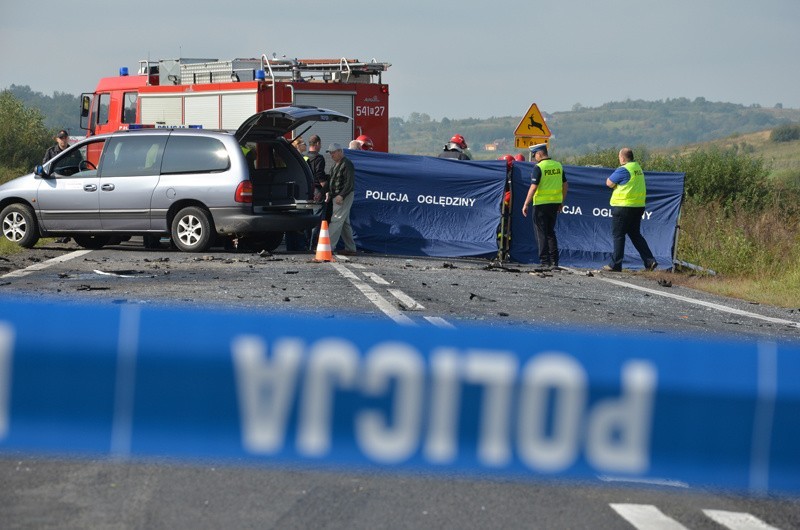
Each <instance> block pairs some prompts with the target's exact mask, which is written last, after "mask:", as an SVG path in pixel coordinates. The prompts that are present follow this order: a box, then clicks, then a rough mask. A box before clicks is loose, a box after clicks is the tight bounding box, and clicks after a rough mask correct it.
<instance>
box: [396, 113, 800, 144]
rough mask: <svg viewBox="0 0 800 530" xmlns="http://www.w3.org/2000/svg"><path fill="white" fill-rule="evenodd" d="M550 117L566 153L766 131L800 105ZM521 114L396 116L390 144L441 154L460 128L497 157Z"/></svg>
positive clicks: (799, 116) (791, 118)
mask: <svg viewBox="0 0 800 530" xmlns="http://www.w3.org/2000/svg"><path fill="white" fill-rule="evenodd" d="M540 109H541V108H540ZM541 110H543V111H545V109H541ZM545 117H546V118H547V123H548V126H549V128H550V130H551V131H552V132H553V139H552V140H551V146H552V147H553V150H554V152H556V153H557V154H558V156H559V157H561V158H564V157H567V156H571V155H578V154H584V153H587V152H591V151H595V150H598V149H605V148H610V147H621V146H622V145H631V146H640V145H643V146H647V147H648V148H650V149H663V148H670V147H678V146H682V145H687V144H692V143H698V142H707V141H712V140H716V139H720V138H726V137H730V136H731V135H734V134H747V133H752V132H756V131H763V130H766V129H771V128H773V127H776V126H778V125H782V124H786V123H797V122H800V109H783V108H769V109H767V108H762V107H758V106H749V107H745V106H743V105H736V104H733V103H714V102H709V101H706V100H705V99H703V98H697V99H695V100H689V99H686V98H678V99H669V100H666V101H655V102H647V101H641V100H637V101H631V100H628V101H623V102H612V103H606V104H604V105H602V106H600V107H597V108H585V107H581V106H577V105H576V107H575V108H574V109H573V110H571V111H567V112H554V113H552V114H547V113H546V112H545ZM520 118H521V116H509V117H500V118H489V119H486V120H476V119H466V120H449V119H447V118H444V119H442V120H441V121H435V120H432V119H431V118H430V117H429V116H428V115H426V114H418V113H414V114H412V115H411V116H409V119H408V120H407V121H406V120H403V119H401V118H392V119H391V120H390V128H389V138H390V147H391V150H392V151H394V152H401V153H410V154H436V153H437V152H438V151H440V150H441V148H442V146H443V145H444V143H445V142H446V141H447V140H448V139H449V138H450V136H452V135H453V134H454V133H459V134H462V135H463V136H465V137H466V138H467V141H468V143H469V144H470V149H471V150H472V152H473V154H474V155H475V157H476V158H496V157H498V156H500V155H502V154H504V153H512V154H513V153H517V152H519V150H517V149H515V148H514V129H515V128H516V126H517V124H518V123H519V121H520ZM487 144H496V145H497V150H496V151H487V150H486V149H485V148H484V147H485V145H487Z"/></svg>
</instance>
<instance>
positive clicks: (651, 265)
mask: <svg viewBox="0 0 800 530" xmlns="http://www.w3.org/2000/svg"><path fill="white" fill-rule="evenodd" d="M656 267H658V262H657V261H656V260H653V261H651V262H650V263H649V264H648V265H645V267H644V268H645V269H647V270H649V271H654V270H656Z"/></svg>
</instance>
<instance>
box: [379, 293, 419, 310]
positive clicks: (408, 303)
mask: <svg viewBox="0 0 800 530" xmlns="http://www.w3.org/2000/svg"><path fill="white" fill-rule="evenodd" d="M387 291H389V294H391V295H392V296H394V297H395V298H397V299H398V300H400V303H401V304H403V307H405V308H406V309H408V310H409V311H419V310H420V309H425V306H424V305H422V304H420V303H419V302H417V301H416V300H414V299H413V298H411V297H410V296H408V295H407V294H406V293H404V292H403V291H401V290H400V289H387Z"/></svg>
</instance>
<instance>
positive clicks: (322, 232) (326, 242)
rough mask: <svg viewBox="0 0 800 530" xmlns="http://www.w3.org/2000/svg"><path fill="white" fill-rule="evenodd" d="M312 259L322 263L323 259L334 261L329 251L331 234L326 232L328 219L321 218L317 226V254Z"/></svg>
mask: <svg viewBox="0 0 800 530" xmlns="http://www.w3.org/2000/svg"><path fill="white" fill-rule="evenodd" d="M314 261H316V262H318V263H322V262H323V261H336V260H335V259H333V252H332V251H331V235H330V234H329V233H328V221H326V220H325V219H323V220H322V226H320V228H319V242H317V255H316V257H315V258H314Z"/></svg>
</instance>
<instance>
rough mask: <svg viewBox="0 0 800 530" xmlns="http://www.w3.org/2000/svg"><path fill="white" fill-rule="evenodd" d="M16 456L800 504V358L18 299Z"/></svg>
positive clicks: (728, 348) (6, 358) (765, 349)
mask: <svg viewBox="0 0 800 530" xmlns="http://www.w3.org/2000/svg"><path fill="white" fill-rule="evenodd" d="M0 314H2V315H3V317H2V318H0V452H3V451H24V452H35V453H46V454H57V455H72V454H75V455H87V454H88V455H110V456H113V457H120V458H127V457H137V458H139V457H145V458H146V457H154V456H158V457H164V456H168V457H176V458H187V459H193V460H194V459H196V458H198V457H199V458H209V459H214V460H217V461H225V460H235V461H236V462H237V463H241V461H242V460H246V461H249V462H251V463H253V464H272V463H280V464H282V465H283V464H287V463H289V464H302V465H304V466H308V465H311V466H320V467H326V468H330V467H348V468H351V469H370V468H376V467H377V468H383V469H397V470H403V469H417V470H423V471H425V472H430V473H433V474H436V473H440V472H441V473H446V474H448V475H451V474H453V473H457V474H466V475H471V474H474V475H477V476H480V477H486V476H496V477H513V478H515V479H534V480H535V479H540V478H545V477H558V478H587V477H597V476H601V477H606V478H608V477H614V478H619V479H631V480H637V481H639V480H654V481H676V482H681V483H686V484H689V485H703V486H709V487H713V488H722V489H734V490H739V491H745V492H751V493H797V492H798V491H800V451H798V450H797V448H798V447H800V422H797V421H796V415H797V410H800V377H798V375H800V344H798V343H791V342H790V343H778V342H761V341H747V340H720V339H713V340H707V339H700V338H694V339H686V338H669V337H664V336H654V335H642V334H637V333H621V332H605V331H603V332H600V331H579V330H575V331H564V330H563V329H558V330H555V331H554V330H547V329H530V330H510V329H508V328H504V329H502V330H494V329H491V328H486V327H463V328H459V329H456V330H448V329H439V328H435V327H431V328H430V329H423V328H419V329H415V330H414V331H413V333H409V329H408V328H407V327H402V326H396V325H394V324H392V323H384V322H375V321H364V320H357V319H350V318H336V319H334V320H324V321H321V320H314V319H310V318H308V317H301V316H294V315H288V316H287V315H285V314H281V315H275V314H269V313H254V312H252V311H247V312H243V311H226V310H206V311H199V310H197V311H196V310H189V309H186V308H178V307H173V308H170V307H164V308H157V307H148V306H140V305H85V304H79V303H77V302H76V303H70V302H18V301H14V300H9V299H2V298H0Z"/></svg>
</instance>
